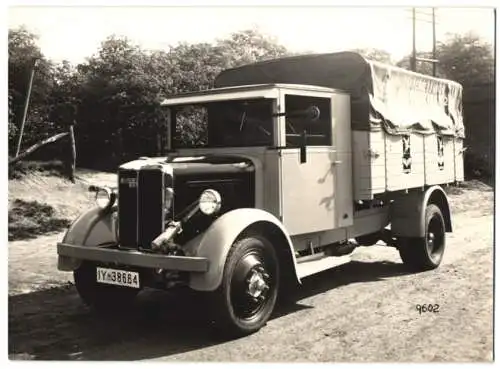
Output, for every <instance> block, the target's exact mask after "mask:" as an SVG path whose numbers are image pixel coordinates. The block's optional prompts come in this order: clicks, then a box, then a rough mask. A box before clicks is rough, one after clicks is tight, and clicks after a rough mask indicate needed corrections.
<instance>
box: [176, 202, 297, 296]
mask: <svg viewBox="0 0 500 369" xmlns="http://www.w3.org/2000/svg"><path fill="white" fill-rule="evenodd" d="M256 223H266V225H270V226H272V227H276V228H275V229H277V230H279V231H280V232H281V233H282V236H283V238H284V239H286V241H287V242H286V243H287V245H286V247H288V248H289V250H290V255H291V258H290V262H291V263H292V264H293V265H292V268H293V271H294V275H295V276H296V278H297V281H298V282H299V283H300V279H299V278H298V277H297V272H296V268H295V266H296V260H295V252H294V249H293V244H292V240H291V239H290V236H289V235H288V232H287V231H286V230H285V228H284V227H283V225H282V224H281V222H280V221H279V220H278V219H277V218H276V217H275V216H274V215H272V214H270V213H268V212H266V211H264V210H260V209H250V208H244V209H236V210H232V211H230V212H227V213H225V214H224V215H222V216H221V217H220V218H218V219H217V220H216V221H215V222H214V223H213V224H212V225H211V226H210V227H209V228H208V229H207V230H206V231H205V232H204V233H203V234H201V235H199V236H197V237H196V238H194V239H193V240H191V241H189V242H188V243H187V244H186V245H185V246H184V249H185V250H186V252H187V253H188V254H190V255H192V256H199V257H206V258H208V259H209V269H208V271H207V272H206V273H193V274H192V275H191V278H190V282H189V286H190V287H191V288H192V289H194V290H198V291H213V290H215V289H217V288H218V287H219V285H220V283H221V281H222V275H223V272H224V265H225V262H226V258H227V254H228V253H229V249H230V248H231V246H232V245H233V243H234V241H235V240H236V238H237V237H238V236H239V235H240V234H241V233H242V232H243V231H244V230H245V229H247V228H248V227H250V226H251V225H253V224H256Z"/></svg>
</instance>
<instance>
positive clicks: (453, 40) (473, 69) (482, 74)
mask: <svg viewBox="0 0 500 369" xmlns="http://www.w3.org/2000/svg"><path fill="white" fill-rule="evenodd" d="M438 59H439V64H438V66H439V69H441V70H442V71H443V74H444V75H446V77H448V78H450V79H453V80H455V81H457V82H460V83H462V84H464V85H470V84H481V83H488V82H493V80H494V65H495V59H494V57H493V49H492V47H491V45H490V44H488V43H487V42H484V41H482V40H481V38H480V37H479V36H477V35H475V34H473V33H468V34H465V35H453V36H451V37H450V38H449V39H448V40H447V41H446V42H444V43H440V44H439V46H438Z"/></svg>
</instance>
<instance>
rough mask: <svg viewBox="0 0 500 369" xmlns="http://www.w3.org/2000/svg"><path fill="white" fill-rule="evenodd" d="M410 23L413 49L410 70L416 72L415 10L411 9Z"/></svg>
mask: <svg viewBox="0 0 500 369" xmlns="http://www.w3.org/2000/svg"><path fill="white" fill-rule="evenodd" d="M412 22H413V48H412V54H411V61H410V68H411V70H412V71H413V72H416V71H417V45H416V43H417V42H416V41H417V40H416V32H415V28H416V26H415V23H416V15H415V8H412Z"/></svg>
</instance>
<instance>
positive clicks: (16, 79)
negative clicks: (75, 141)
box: [8, 27, 54, 152]
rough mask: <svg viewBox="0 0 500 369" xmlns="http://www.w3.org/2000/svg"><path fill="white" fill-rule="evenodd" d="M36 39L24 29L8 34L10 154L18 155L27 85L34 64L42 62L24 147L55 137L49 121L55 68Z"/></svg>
mask: <svg viewBox="0 0 500 369" xmlns="http://www.w3.org/2000/svg"><path fill="white" fill-rule="evenodd" d="M37 40H38V37H37V35H35V34H33V33H31V32H29V31H28V30H26V28H24V27H20V28H18V29H13V30H9V34H8V54H9V61H8V68H9V71H8V76H9V77H8V78H9V80H8V86H9V91H8V93H9V151H10V152H13V151H15V146H16V145H15V140H16V139H17V134H18V130H17V127H18V126H19V124H20V121H21V117H22V112H23V107H24V100H25V96H26V92H27V85H28V80H29V75H30V73H31V68H32V67H33V60H34V59H39V62H38V64H37V67H36V71H35V76H34V80H33V87H32V92H31V99H30V105H29V110H28V116H27V121H26V127H25V131H24V136H23V147H26V146H29V145H30V144H33V143H35V142H37V141H38V140H40V138H44V137H48V136H50V135H51V134H52V131H53V127H52V126H51V124H50V123H49V122H48V121H47V116H48V109H49V104H48V99H49V97H50V95H51V93H52V90H53V87H54V79H53V68H54V66H53V64H52V63H51V62H50V61H49V60H47V59H46V58H45V57H44V55H43V54H42V52H41V50H40V48H39V47H38V45H37Z"/></svg>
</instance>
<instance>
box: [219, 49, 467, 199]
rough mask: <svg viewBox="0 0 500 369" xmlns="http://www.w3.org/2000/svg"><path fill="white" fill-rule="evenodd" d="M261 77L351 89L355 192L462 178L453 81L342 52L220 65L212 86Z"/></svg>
mask: <svg viewBox="0 0 500 369" xmlns="http://www.w3.org/2000/svg"><path fill="white" fill-rule="evenodd" d="M265 83H289V84H305V85H316V86H323V87H329V88H334V89H337V90H342V91H346V92H348V93H349V94H350V96H351V129H352V150H353V153H352V156H353V160H352V162H353V187H354V197H355V199H356V200H366V199H372V198H373V197H374V196H375V195H377V194H380V193H384V192H386V191H399V190H405V189H409V188H415V187H423V186H429V185H434V184H444V183H451V182H455V181H462V180H463V138H464V125H463V114H462V86H461V85H460V84H458V83H456V82H453V81H450V80H445V79H439V78H434V77H430V76H426V75H422V74H418V73H414V72H410V71H407V70H404V69H401V68H398V67H394V66H390V65H385V64H382V63H379V62H375V61H370V60H367V59H365V58H363V57H362V56H361V55H359V54H357V53H352V52H341V53H332V54H316V55H303V56H295V57H288V58H282V59H276V60H271V61H265V62H259V63H255V64H250V65H245V66H242V67H238V68H233V69H229V70H225V71H223V72H222V73H220V74H219V76H218V77H217V78H216V80H215V87H229V86H241V85H252V84H265Z"/></svg>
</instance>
